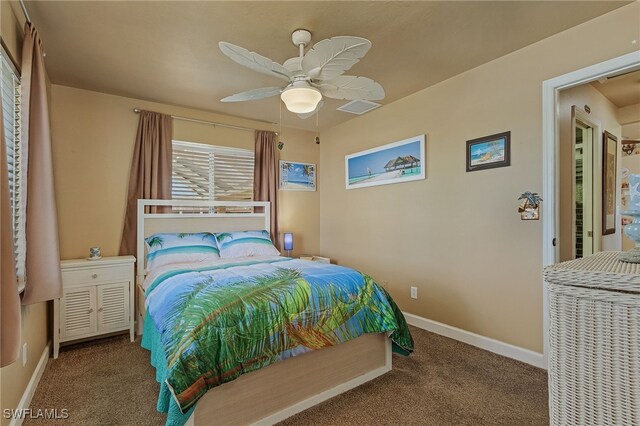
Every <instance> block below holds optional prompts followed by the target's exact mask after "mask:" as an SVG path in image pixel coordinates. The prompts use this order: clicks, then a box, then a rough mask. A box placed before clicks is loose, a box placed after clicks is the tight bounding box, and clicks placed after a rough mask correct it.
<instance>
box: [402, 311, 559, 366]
mask: <svg viewBox="0 0 640 426" xmlns="http://www.w3.org/2000/svg"><path fill="white" fill-rule="evenodd" d="M403 314H404V317H405V318H406V319H407V323H408V324H410V325H413V326H415V327H418V328H422V329H423V330H427V331H430V332H432V333H435V334H439V335H441V336H445V337H449V338H450V339H454V340H458V341H460V342H463V343H466V344H469V345H472V346H476V347H478V348H480V349H484V350H486V351H489V352H493V353H496V354H498V355H502V356H505V357H507V358H512V359H515V360H517V361H521V362H524V363H527V364H530V365H533V366H534V367H538V368H543V369H545V370H546V369H547V364H546V363H545V360H544V355H543V354H541V353H539V352H534V351H532V350H529V349H525V348H521V347H519V346H514V345H511V344H509V343H505V342H501V341H499V340H496V339H492V338H490V337H485V336H481V335H479V334H475V333H472V332H470V331H466V330H462V329H460V328H456V327H452V326H450V325H447V324H443V323H441V322H437V321H433V320H430V319H427V318H423V317H420V316H418V315H414V314H410V313H408V312H403Z"/></svg>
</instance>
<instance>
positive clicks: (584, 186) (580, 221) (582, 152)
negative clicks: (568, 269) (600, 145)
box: [573, 120, 595, 258]
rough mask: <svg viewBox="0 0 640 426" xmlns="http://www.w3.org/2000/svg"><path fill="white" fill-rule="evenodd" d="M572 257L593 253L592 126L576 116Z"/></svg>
mask: <svg viewBox="0 0 640 426" xmlns="http://www.w3.org/2000/svg"><path fill="white" fill-rule="evenodd" d="M574 134H575V137H574V149H575V161H574V174H573V176H574V188H575V194H574V200H575V205H574V209H575V214H574V229H575V233H574V235H575V240H574V245H575V257H576V258H579V257H584V256H589V255H591V254H593V253H594V251H595V246H594V195H593V190H594V164H593V161H594V140H595V138H594V128H593V127H591V126H590V125H589V124H587V123H585V122H582V121H579V120H576V121H575V127H574Z"/></svg>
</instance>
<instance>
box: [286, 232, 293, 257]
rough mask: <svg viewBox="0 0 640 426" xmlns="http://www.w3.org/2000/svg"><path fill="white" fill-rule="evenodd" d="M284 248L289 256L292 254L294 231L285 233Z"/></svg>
mask: <svg viewBox="0 0 640 426" xmlns="http://www.w3.org/2000/svg"><path fill="white" fill-rule="evenodd" d="M284 249H285V250H286V251H287V256H291V250H293V233H292V232H285V233H284Z"/></svg>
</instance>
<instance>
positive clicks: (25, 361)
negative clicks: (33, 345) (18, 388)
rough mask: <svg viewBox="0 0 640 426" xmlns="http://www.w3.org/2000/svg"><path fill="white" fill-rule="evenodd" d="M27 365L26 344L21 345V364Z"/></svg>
mask: <svg viewBox="0 0 640 426" xmlns="http://www.w3.org/2000/svg"><path fill="white" fill-rule="evenodd" d="M25 365H27V344H26V343H25V344H24V345H22V366H23V367H24V366H25Z"/></svg>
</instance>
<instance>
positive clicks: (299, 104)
mask: <svg viewBox="0 0 640 426" xmlns="http://www.w3.org/2000/svg"><path fill="white" fill-rule="evenodd" d="M280 99H282V102H284V104H285V105H286V106H287V109H288V110H289V111H291V112H293V113H296V114H306V113H308V112H312V111H315V109H316V108H317V107H318V102H320V101H321V100H322V95H321V94H320V91H319V90H318V89H316V88H314V87H309V86H296V85H294V86H290V87H287V88H286V89H284V91H283V92H282V94H281V95H280Z"/></svg>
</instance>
